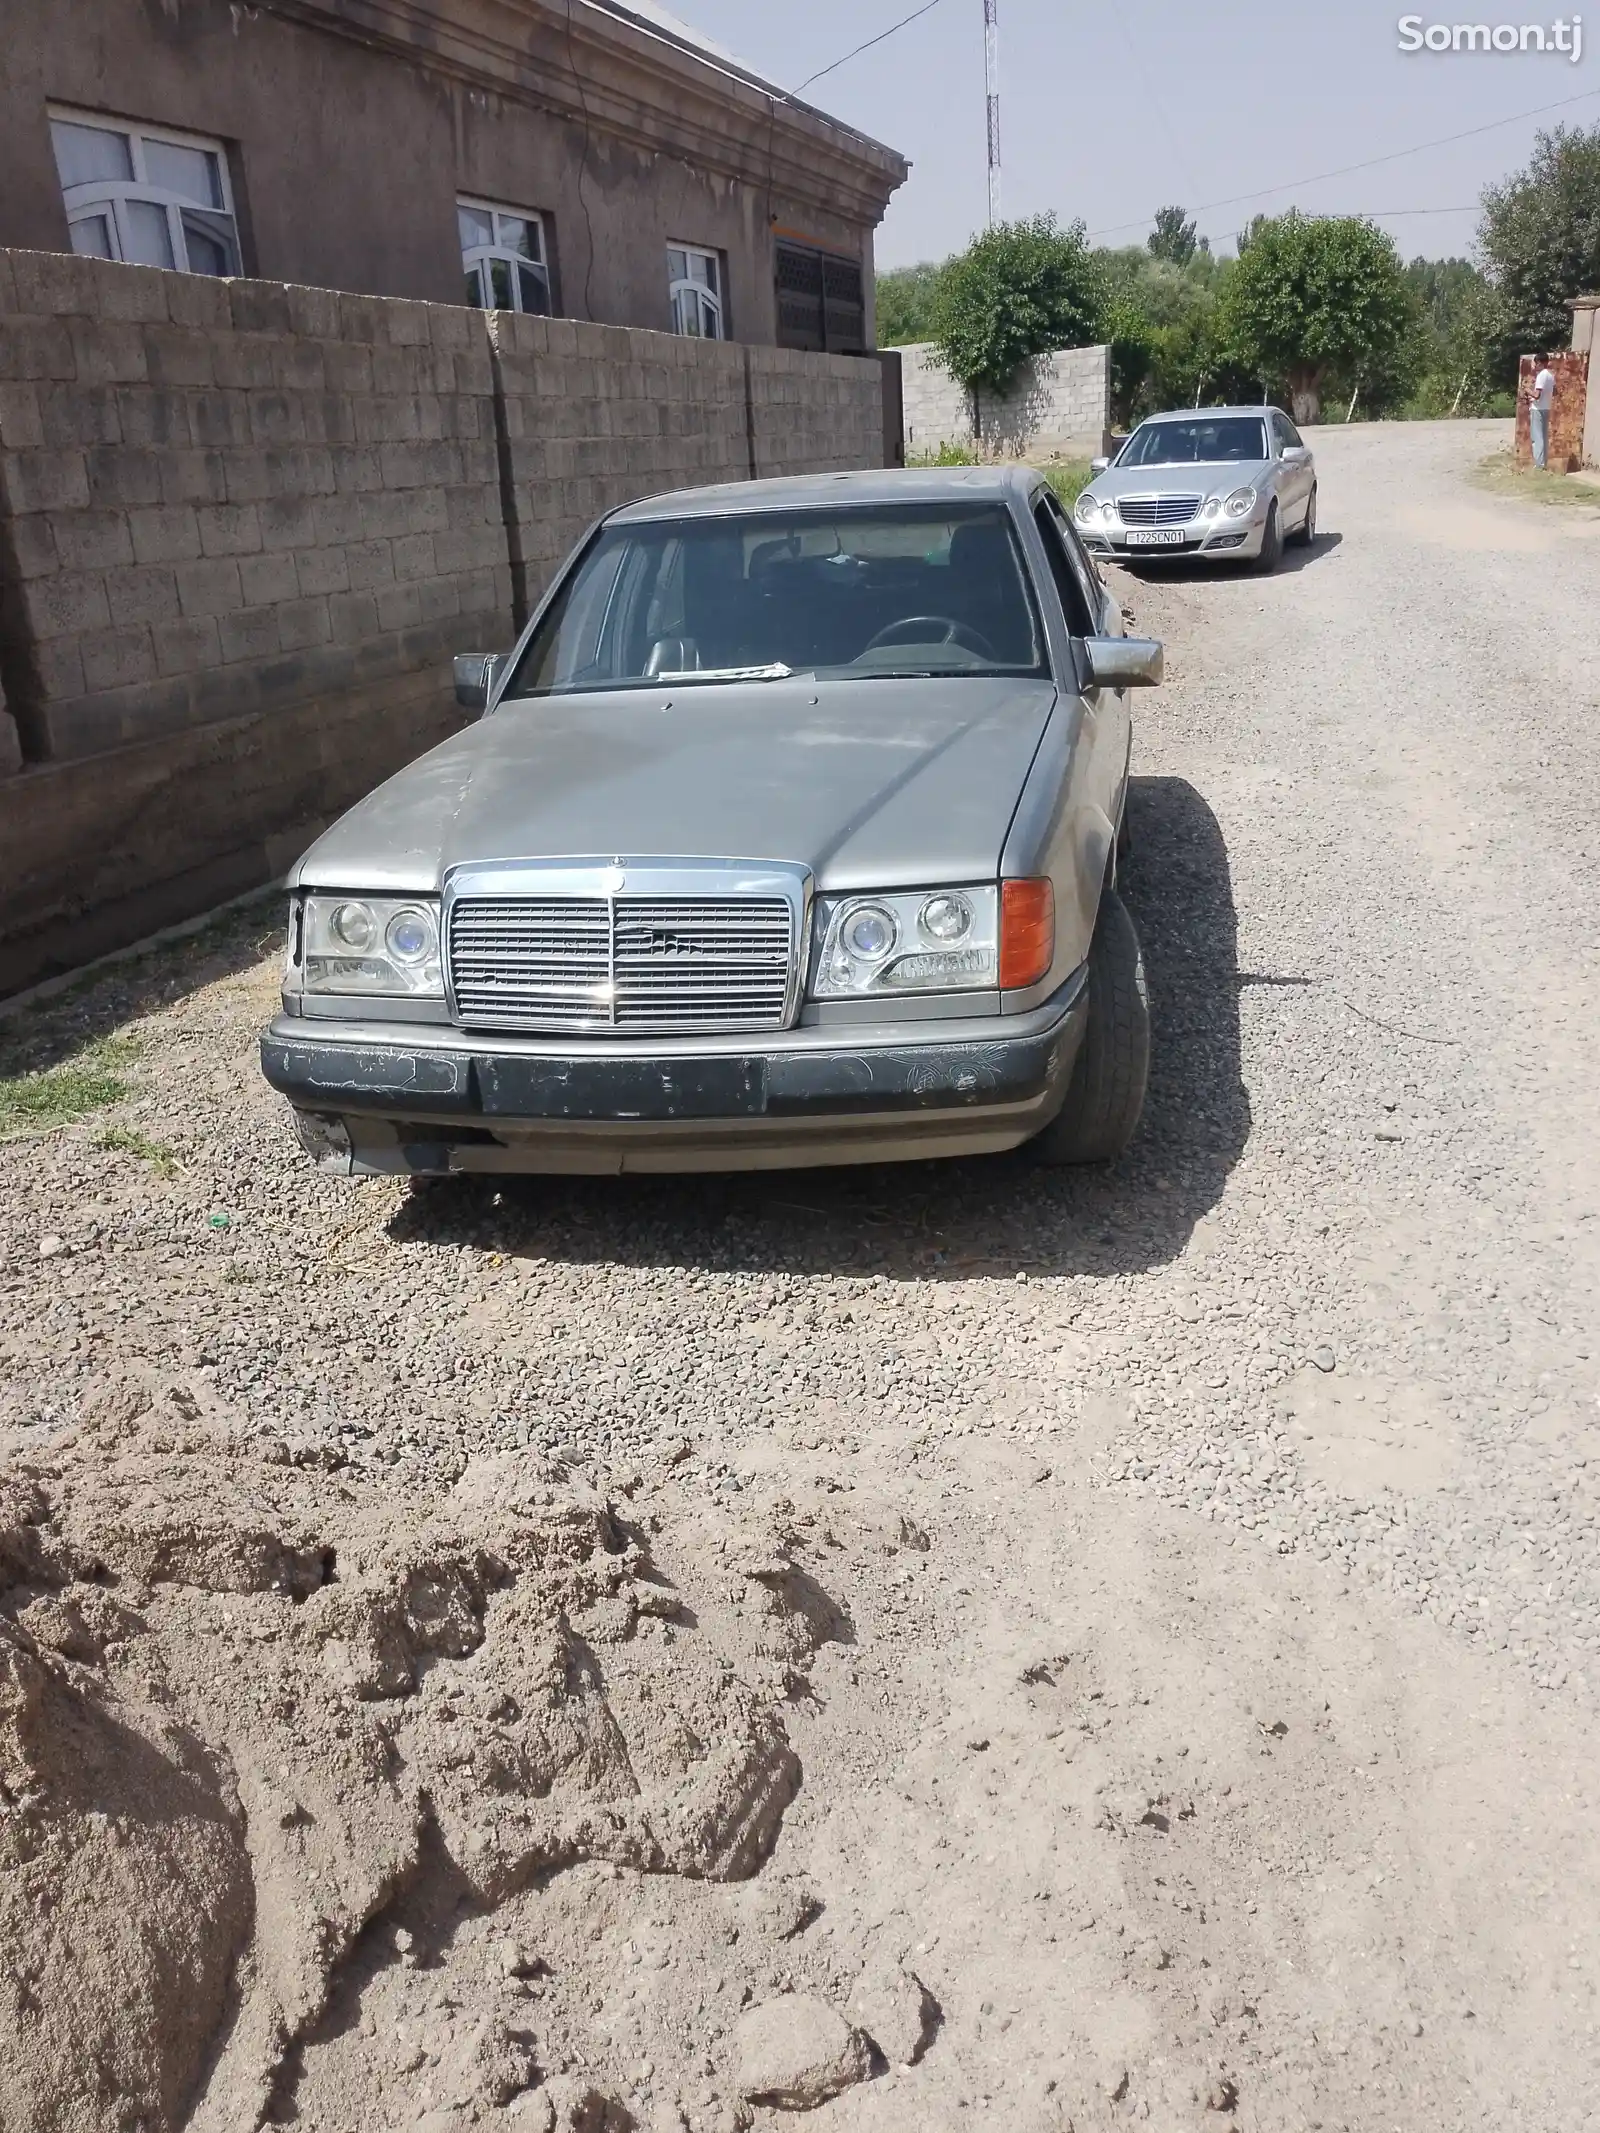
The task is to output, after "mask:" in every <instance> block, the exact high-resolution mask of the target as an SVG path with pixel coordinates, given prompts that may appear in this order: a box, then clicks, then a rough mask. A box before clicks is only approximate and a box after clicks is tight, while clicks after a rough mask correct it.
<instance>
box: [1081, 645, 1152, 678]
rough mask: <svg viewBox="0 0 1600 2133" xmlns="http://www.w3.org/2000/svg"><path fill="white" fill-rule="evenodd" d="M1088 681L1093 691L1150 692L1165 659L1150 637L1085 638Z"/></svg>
mask: <svg viewBox="0 0 1600 2133" xmlns="http://www.w3.org/2000/svg"><path fill="white" fill-rule="evenodd" d="M1083 648H1084V650H1085V652H1087V653H1088V655H1089V679H1090V682H1091V684H1092V685H1093V686H1094V687H1095V688H1097V689H1153V688H1154V687H1155V685H1156V683H1157V682H1159V681H1160V680H1161V678H1162V676H1163V674H1164V673H1165V672H1166V664H1167V657H1166V653H1165V651H1164V650H1163V648H1162V647H1161V646H1160V645H1159V644H1158V643H1157V642H1156V640H1155V639H1154V638H1153V637H1085V638H1084V640H1083Z"/></svg>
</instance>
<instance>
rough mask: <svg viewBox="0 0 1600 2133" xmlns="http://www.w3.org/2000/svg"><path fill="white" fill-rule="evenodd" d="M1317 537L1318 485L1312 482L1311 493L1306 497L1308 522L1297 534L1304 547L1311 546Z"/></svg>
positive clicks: (1296, 536) (1297, 538)
mask: <svg viewBox="0 0 1600 2133" xmlns="http://www.w3.org/2000/svg"><path fill="white" fill-rule="evenodd" d="M1316 537H1317V485H1316V483H1315V482H1313V483H1312V484H1311V494H1310V495H1309V496H1308V497H1307V498H1306V522H1305V524H1304V525H1303V526H1302V527H1301V528H1300V531H1299V532H1298V533H1297V534H1296V535H1295V539H1296V540H1297V541H1298V542H1299V543H1300V546H1301V547H1302V548H1309V547H1310V546H1311V544H1312V542H1313V541H1314V540H1315V539H1316Z"/></svg>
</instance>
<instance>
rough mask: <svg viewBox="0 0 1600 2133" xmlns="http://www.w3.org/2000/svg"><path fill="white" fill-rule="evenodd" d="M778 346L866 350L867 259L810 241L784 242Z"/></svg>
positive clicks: (852, 351) (838, 352) (836, 351)
mask: <svg viewBox="0 0 1600 2133" xmlns="http://www.w3.org/2000/svg"><path fill="white" fill-rule="evenodd" d="M777 285H778V346H779V347H780V348H820V349H826V350H827V351H828V352H829V354H831V355H862V354H864V353H865V352H866V344H867V307H866V296H865V292H864V290H863V287H862V279H861V262H860V261H859V260H858V259H841V258H839V257H838V256H837V255H836V254H835V253H832V252H820V251H817V250H815V249H813V247H811V246H810V245H801V244H780V245H779V246H778V257H777Z"/></svg>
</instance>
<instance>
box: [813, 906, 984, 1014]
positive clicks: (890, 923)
mask: <svg viewBox="0 0 1600 2133" xmlns="http://www.w3.org/2000/svg"><path fill="white" fill-rule="evenodd" d="M815 925H816V938H817V940H818V941H819V942H820V943H821V946H820V948H819V949H818V951H817V960H816V973H815V976H814V977H813V980H812V985H811V993H812V997H813V999H817V1000H848V999H856V998H860V997H861V996H862V995H863V994H869V995H870V994H877V995H879V996H881V995H883V994H885V993H897V992H902V993H903V992H982V991H985V990H988V989H990V988H992V987H993V986H995V985H997V984H998V983H999V977H1000V943H999V897H998V895H997V893H996V891H995V889H994V887H993V885H992V884H991V885H990V886H989V887H987V888H980V889H907V890H897V891H896V892H895V893H894V894H893V895H889V896H878V895H872V896H819V897H818V898H817V908H816V920H815Z"/></svg>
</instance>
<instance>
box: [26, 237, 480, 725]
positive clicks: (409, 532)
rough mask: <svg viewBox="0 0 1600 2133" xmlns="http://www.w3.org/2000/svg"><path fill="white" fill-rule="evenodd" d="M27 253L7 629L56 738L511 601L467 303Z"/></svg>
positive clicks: (323, 683)
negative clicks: (382, 297) (456, 305)
mask: <svg viewBox="0 0 1600 2133" xmlns="http://www.w3.org/2000/svg"><path fill="white" fill-rule="evenodd" d="M8 268H9V284H10V286H9V288H8V289H7V288H4V287H3V286H0V314H3V319H0V374H3V377H0V449H3V453H4V457H3V461H0V481H3V483H4V495H5V501H6V506H7V511H8V517H9V536H10V540H9V545H10V548H11V552H12V568H11V569H10V570H8V571H7V572H6V576H7V578H8V579H9V583H8V585H7V589H6V593H5V600H6V610H5V614H4V617H3V619H0V631H3V633H4V639H5V642H6V643H7V644H8V645H12V646H19V645H20V646H21V647H24V648H25V649H24V650H23V651H22V652H21V653H20V654H18V655H17V656H14V657H13V658H12V659H11V660H10V661H9V662H8V664H9V665H10V666H11V669H12V673H13V688H14V696H13V715H14V716H16V717H17V719H18V721H19V724H20V726H21V730H22V740H23V746H24V749H25V750H26V751H27V752H28V753H29V754H30V755H32V756H33V757H35V758H37V759H38V760H41V761H49V762H60V761H63V760H66V759H68V758H72V757H81V756H89V755H98V754H102V753H104V752H105V751H106V750H107V749H110V748H115V747H118V746H120V745H123V744H125V743H128V742H132V741H138V740H150V739H153V738H155V737H156V736H158V735H161V734H169V733H175V732H179V731H182V730H184V729H186V728H190V727H193V726H197V725H204V724H207V723H209V722H211V721H212V720H215V719H221V718H238V717H241V716H246V715H248V714H250V713H252V712H256V711H271V710H274V709H277V708H280V707H283V706H287V705H289V704H292V703H298V702H300V701H302V700H303V699H305V698H306V697H307V696H310V695H320V694H325V693H327V692H328V691H330V690H334V689H339V688H343V687H347V686H353V685H356V684H358V683H361V682H370V681H374V680H377V679H380V678H382V677H383V676H385V675H390V674H393V675H400V674H408V673H411V672H414V671H415V670H416V669H417V668H418V667H419V666H420V665H422V664H424V663H425V662H428V661H432V662H434V663H437V662H438V660H439V659H440V658H441V657H442V656H443V653H444V650H445V647H446V645H447V644H448V642H449V641H450V640H451V639H452V638H453V637H454V636H455V635H457V634H459V628H460V618H461V617H462V616H463V615H464V614H465V615H470V616H482V617H486V616H488V615H490V614H494V613H496V612H499V611H504V610H505V609H506V608H507V607H508V606H509V597H510V583H509V575H508V572H507V569H506V559H505V554H504V542H503V532H502V512H501V505H500V492H499V472H498V465H497V458H496V445H495V432H494V419H493V387H492V381H491V378H490V372H489V363H488V359H487V351H486V350H485V348H484V346H483V342H482V335H481V332H479V333H474V331H473V321H472V319H471V318H470V316H469V315H468V314H467V313H465V312H464V311H456V310H453V309H452V308H450V307H449V306H446V305H442V304H411V303H401V302H382V301H378V300H375V299H372V298H363V297H355V296H344V295H338V294H335V293H333V292H331V291H327V290H321V289H300V288H293V287H288V286H285V285H282V284H274V283H266V282H251V281H233V282H223V281H213V280H207V279H203V278H201V277H198V276H190V275H176V274H170V273H163V272H160V271H159V270H157V269H155V268H147V267H126V268H112V267H108V265H107V264H106V263H105V262H103V261H100V260H89V259H77V258H74V257H73V256H71V255H70V254H58V253H46V252H35V253H14V254H12V255H11V256H10V259H9V262H8ZM113 307H114V308H113ZM478 627H479V628H481V627H482V624H481V623H479V624H478Z"/></svg>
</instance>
